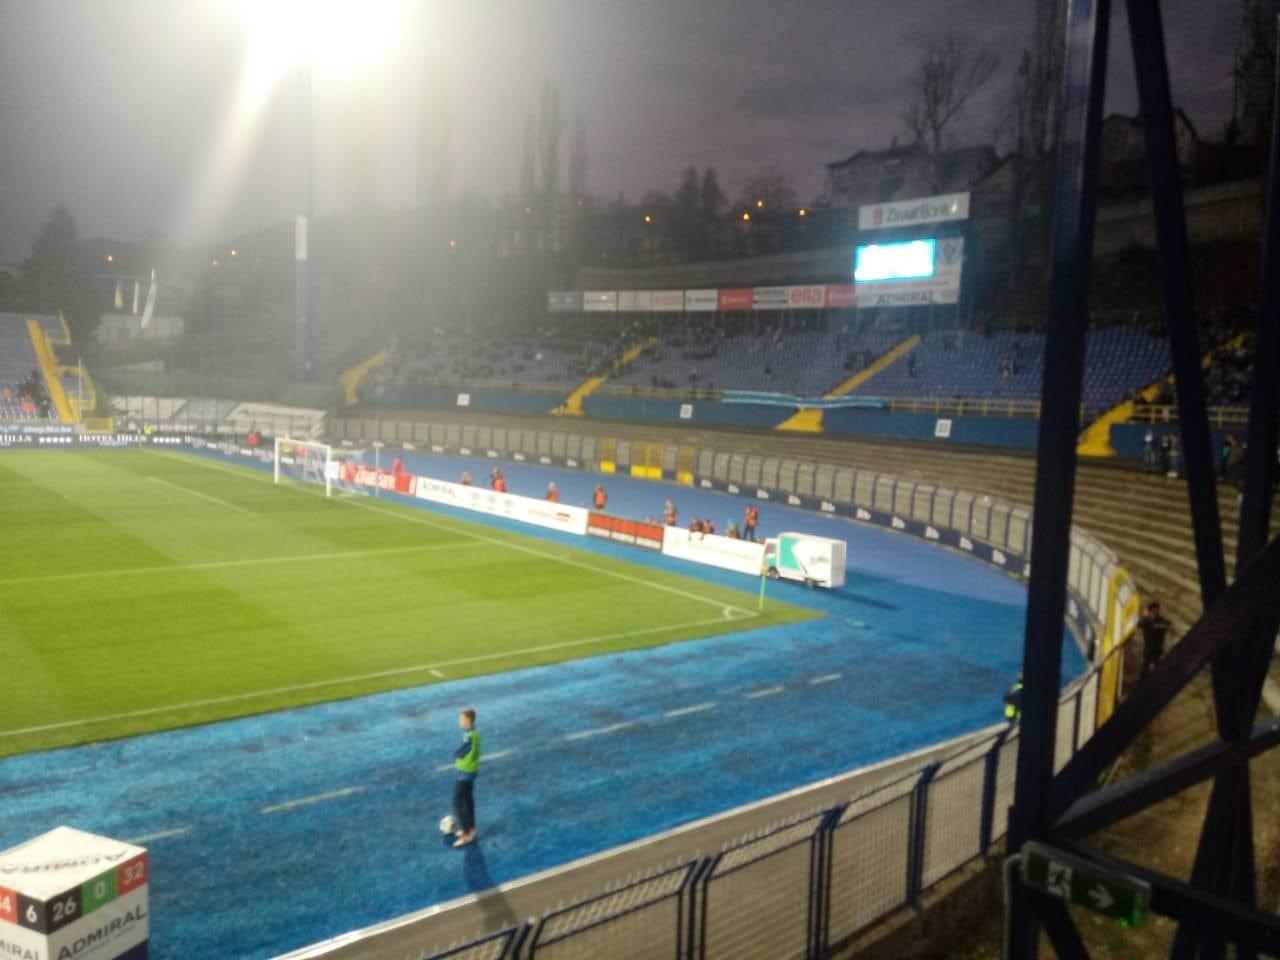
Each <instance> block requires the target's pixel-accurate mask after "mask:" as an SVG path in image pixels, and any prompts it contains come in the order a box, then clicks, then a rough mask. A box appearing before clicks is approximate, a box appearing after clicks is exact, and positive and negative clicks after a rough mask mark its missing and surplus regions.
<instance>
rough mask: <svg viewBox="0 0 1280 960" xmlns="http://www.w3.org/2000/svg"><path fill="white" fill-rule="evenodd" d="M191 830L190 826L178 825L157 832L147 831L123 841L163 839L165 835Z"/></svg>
mask: <svg viewBox="0 0 1280 960" xmlns="http://www.w3.org/2000/svg"><path fill="white" fill-rule="evenodd" d="M190 832H191V828H190V827H178V828H177V829H176V830H161V831H160V832H159V833H148V834H144V835H143V836H141V837H131V838H130V839H128V840H126V841H125V843H150V842H151V841H152V840H164V839H165V838H166V837H181V836H185V835H186V834H188V833H190Z"/></svg>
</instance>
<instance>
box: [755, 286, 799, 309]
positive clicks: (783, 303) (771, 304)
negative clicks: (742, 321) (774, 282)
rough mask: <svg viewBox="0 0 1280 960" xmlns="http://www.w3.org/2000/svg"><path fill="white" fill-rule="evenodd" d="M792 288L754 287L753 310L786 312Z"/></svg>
mask: <svg viewBox="0 0 1280 960" xmlns="http://www.w3.org/2000/svg"><path fill="white" fill-rule="evenodd" d="M790 289H791V288H790V287H754V288H753V289H752V291H751V308H752V309H753V310H785V309H786V308H787V291H788V290H790Z"/></svg>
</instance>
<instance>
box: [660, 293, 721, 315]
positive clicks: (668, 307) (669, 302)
mask: <svg viewBox="0 0 1280 960" xmlns="http://www.w3.org/2000/svg"><path fill="white" fill-rule="evenodd" d="M714 302H715V298H714V297H713V298H712V303H714ZM650 309H651V310H653V311H654V312H655V313H679V312H680V311H681V310H683V309H684V291H683V290H654V291H653V296H652V297H651V298H650Z"/></svg>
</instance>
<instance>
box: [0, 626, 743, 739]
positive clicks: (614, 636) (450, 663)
mask: <svg viewBox="0 0 1280 960" xmlns="http://www.w3.org/2000/svg"><path fill="white" fill-rule="evenodd" d="M723 622H724V621H723V620H721V619H720V618H719V617H716V618H714V619H708V620H689V621H687V622H685V623H673V624H669V625H667V626H662V627H645V628H643V629H640V630H627V631H624V632H622V633H609V634H603V635H601V636H597V637H584V638H582V639H581V640H565V641H564V642H562V643H544V644H542V645H541V646H537V647H525V648H523V649H521V650H504V651H502V652H501V653H486V654H482V655H481V656H477V657H461V658H459V659H457V660H441V661H440V662H438V663H421V664H417V665H415V666H412V667H396V668H394V669H392V670H379V671H377V672H375V673H360V674H352V675H351V676H349V677H338V678H336V679H333V680H315V681H312V682H310V683H295V684H293V685H291V686H287V687H275V688H273V689H270V690H257V691H254V692H252V693H236V694H232V695H231V696H227V697H210V698H208V699H205V700H190V701H187V702H186V703H175V704H171V705H170V706H167V707H148V708H147V709H145V710H130V711H128V712H126V713H113V714H105V715H103V716H99V717H87V718H85V719H83V720H66V721H64V722H62V723H45V724H41V725H39V726H35V727H18V728H17V729H14V730H0V738H4V737H17V736H21V735H23V734H27V733H43V732H45V731H47V730H63V729H66V728H68V727H82V726H86V725H87V724H91V723H106V722H109V721H112V720H129V719H132V718H134V717H149V716H153V715H155V714H157V713H174V712H176V711H179V710H190V709H193V708H195V707H209V706H214V705H216V704H220V703H235V702H237V701H240V700H255V699H257V698H258V697H274V696H277V695H278V694H282V693H295V692H297V691H299V690H315V689H318V688H320V687H335V686H338V685H340V684H344V683H359V682H360V681H362V680H378V679H381V678H383V677H394V676H399V675H401V674H405V673H421V672H422V671H425V670H431V669H432V668H434V667H456V666H460V665H463V664H468V663H481V662H483V661H485V660H501V659H504V658H506V657H518V656H522V655H524V654H529V653H545V652H547V651H549V650H565V649H568V648H570V647H583V646H589V645H590V644H593V643H608V642H610V641H612V640H627V639H630V638H632V637H643V636H646V635H648V634H651V633H666V632H668V631H673V630H688V629H691V628H693V627H705V626H710V625H711V624H713V623H723Z"/></svg>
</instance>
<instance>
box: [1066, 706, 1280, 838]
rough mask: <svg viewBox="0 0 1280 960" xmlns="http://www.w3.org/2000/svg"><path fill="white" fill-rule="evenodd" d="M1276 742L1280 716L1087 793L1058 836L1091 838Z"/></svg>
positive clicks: (1279, 738) (1279, 743)
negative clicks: (1241, 736)
mask: <svg viewBox="0 0 1280 960" xmlns="http://www.w3.org/2000/svg"><path fill="white" fill-rule="evenodd" d="M1276 746H1280V717H1273V718H1272V719H1270V720H1268V721H1267V722H1266V723H1260V724H1258V725H1257V726H1255V727H1254V728H1253V733H1252V734H1251V735H1250V737H1249V739H1248V740H1246V741H1245V742H1244V743H1232V742H1230V741H1227V740H1216V741H1214V742H1213V743H1210V744H1206V745H1205V746H1203V747H1200V748H1198V749H1196V750H1191V751H1189V752H1187V753H1185V754H1183V755H1182V756H1180V757H1178V758H1177V759H1175V760H1170V761H1168V762H1166V763H1162V764H1160V765H1159V766H1156V767H1152V768H1151V769H1149V770H1144V771H1143V772H1142V773H1139V774H1135V775H1134V776H1132V777H1128V778H1127V779H1125V780H1121V781H1118V782H1116V783H1113V784H1111V785H1110V786H1106V787H1103V788H1102V789H1101V790H1096V791H1094V792H1093V793H1090V794H1087V795H1086V796H1084V797H1081V798H1080V799H1079V800H1077V801H1076V802H1075V803H1073V804H1072V805H1071V807H1070V808H1069V809H1068V810H1067V812H1066V813H1065V814H1063V816H1062V818H1061V819H1060V820H1058V822H1057V823H1055V824H1054V825H1053V835H1054V836H1055V837H1068V838H1072V839H1080V838H1083V837H1086V836H1088V835H1089V834H1091V833H1096V832H1097V831H1099V830H1102V829H1105V828H1106V827H1109V826H1111V825H1112V824H1113V823H1117V822H1119V821H1120V820H1123V819H1124V818H1125V817H1128V816H1132V815H1133V814H1135V813H1137V812H1138V811H1139V810H1143V809H1145V808H1147V807H1149V806H1151V805H1152V804H1155V803H1159V802H1160V801H1161V800H1167V799H1168V798H1169V797H1172V796H1174V795H1176V794H1178V793H1181V792H1182V791H1183V790H1186V789H1187V788H1188V787H1193V786H1195V785H1196V784H1197V783H1202V782H1204V781H1205V780H1208V779H1209V778H1210V777H1212V776H1214V775H1215V774H1217V773H1219V772H1221V771H1222V770H1225V769H1227V768H1228V767H1231V766H1234V765H1238V764H1241V763H1244V762H1246V761H1248V760H1249V759H1250V758H1252V757H1256V756H1258V754H1260V753H1265V752H1266V751H1268V750H1270V749H1271V748H1272V747H1276Z"/></svg>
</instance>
